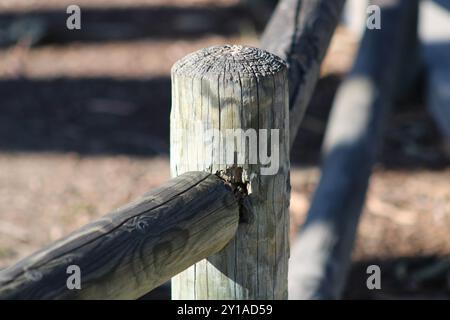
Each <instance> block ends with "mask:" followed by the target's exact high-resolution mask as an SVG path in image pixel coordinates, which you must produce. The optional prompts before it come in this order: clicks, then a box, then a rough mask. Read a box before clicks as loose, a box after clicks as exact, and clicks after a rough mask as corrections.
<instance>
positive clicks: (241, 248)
mask: <svg viewBox="0 0 450 320" xmlns="http://www.w3.org/2000/svg"><path fill="white" fill-rule="evenodd" d="M199 124H200V125H199ZM197 128H199V129H197ZM211 128H214V129H220V130H221V132H224V131H225V130H226V129H243V130H244V131H245V130H247V129H257V130H258V129H278V130H279V152H278V155H279V168H278V170H277V171H276V172H275V174H273V175H262V174H261V168H262V167H264V166H263V165H261V162H260V161H259V160H260V159H259V158H258V162H257V163H255V164H252V163H251V160H250V159H251V157H252V156H254V155H255V154H252V153H251V152H252V151H256V152H258V150H260V147H259V146H258V147H257V148H256V149H255V147H256V146H255V145H250V144H249V145H247V147H246V148H245V154H244V156H245V163H239V162H237V161H234V162H232V163H228V162H227V163H228V164H225V163H224V162H226V161H223V162H221V161H219V160H218V159H216V158H215V157H211V159H207V157H206V156H205V154H209V153H210V152H212V153H213V154H214V155H218V154H220V153H223V155H224V156H225V157H226V156H227V155H230V153H229V152H228V151H227V148H226V143H220V145H215V146H214V145H213V146H212V148H209V147H208V144H207V143H206V141H207V137H206V134H205V133H206V130H207V129H211ZM288 130H289V121H288V87H287V74H286V66H285V63H284V62H283V61H281V60H280V59H279V58H278V57H276V56H274V55H272V54H269V53H268V52H265V51H263V50H260V49H256V48H250V47H242V46H217V47H211V48H206V49H203V50H200V51H198V52H195V53H193V54H191V55H188V56H187V57H185V58H183V59H182V60H180V61H179V62H177V63H176V64H175V65H174V67H173V68H172V112H171V152H170V155H171V159H170V162H171V170H172V175H173V176H177V175H179V174H182V173H183V172H187V171H192V170H205V171H208V172H211V173H214V172H216V171H220V172H221V173H222V174H223V175H226V176H227V177H228V179H229V180H230V181H232V182H233V183H234V185H236V186H238V187H241V188H243V189H245V190H246V192H248V196H247V197H245V198H244V199H243V202H242V203H241V223H240V224H239V228H238V231H237V235H236V237H235V238H234V239H233V240H232V241H231V242H230V243H229V244H228V245H227V246H226V247H225V248H224V249H223V250H222V251H221V252H219V253H217V254H214V255H212V256H210V257H208V258H207V259H206V260H204V261H201V262H199V263H197V264H195V265H194V266H192V267H190V268H189V269H187V270H186V271H184V272H182V273H181V274H179V275H177V276H176V277H174V278H173V280H172V297H173V298H174V299H284V298H287V268H288V254H289V244H288V230H289V227H288V225H289V217H288V205H289V196H290V187H289V131H288ZM256 132H258V131H256ZM269 132H270V130H269ZM260 141H264V139H262V138H261V136H259V137H258V143H259V142H260ZM265 142H267V141H264V143H265ZM250 149H255V150H250ZM230 152H231V156H232V157H233V156H234V154H235V152H236V146H234V148H233V150H231V151H230ZM272 152H273V153H276V150H272ZM249 157H250V158H249ZM205 159H206V160H205ZM236 159H238V157H237V158H236ZM209 160H210V161H209Z"/></svg>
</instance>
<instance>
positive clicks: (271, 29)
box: [261, 0, 345, 146]
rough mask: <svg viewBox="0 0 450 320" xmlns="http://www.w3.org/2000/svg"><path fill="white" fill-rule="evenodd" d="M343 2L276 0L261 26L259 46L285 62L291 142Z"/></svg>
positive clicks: (317, 75) (306, 104)
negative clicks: (265, 25)
mask: <svg viewBox="0 0 450 320" xmlns="http://www.w3.org/2000/svg"><path fill="white" fill-rule="evenodd" d="M344 3H345V0H332V1H330V0H280V2H279V4H278V5H277V8H276V9H275V12H274V14H273V15H272V17H271V19H270V22H269V24H268V25H267V27H266V29H265V30H264V34H263V36H262V39H261V48H263V49H265V50H267V51H269V52H272V53H273V54H276V55H277V56H279V57H280V58H282V59H284V60H285V61H286V62H287V64H288V77H289V106H290V107H289V108H290V115H289V118H290V139H291V146H292V143H293V142H294V138H295V136H296V134H297V131H298V129H299V127H300V124H301V121H302V119H303V115H304V113H305V110H306V108H307V106H308V104H309V101H310V100H311V96H312V94H313V92H314V87H315V86H316V83H317V80H318V78H319V76H320V65H321V63H322V60H323V58H324V56H325V53H326V51H327V49H328V45H329V43H330V40H331V37H332V35H333V33H334V30H335V28H336V26H337V24H338V22H339V18H340V16H341V12H342V9H343V7H344Z"/></svg>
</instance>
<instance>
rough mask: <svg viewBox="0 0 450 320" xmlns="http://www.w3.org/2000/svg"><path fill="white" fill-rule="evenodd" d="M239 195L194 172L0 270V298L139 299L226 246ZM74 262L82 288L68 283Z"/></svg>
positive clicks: (233, 226) (211, 177) (219, 181)
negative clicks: (78, 271) (74, 288)
mask: <svg viewBox="0 0 450 320" xmlns="http://www.w3.org/2000/svg"><path fill="white" fill-rule="evenodd" d="M238 221H239V206H238V200H237V198H236V197H235V195H234V193H233V191H232V189H231V188H230V187H229V186H228V185H227V184H226V183H225V182H224V181H223V180H222V179H219V178H218V177H217V176H215V175H212V174H209V173H205V172H189V173H186V174H184V175H181V176H180V177H178V178H175V179H172V180H171V181H169V182H168V183H167V184H165V185H164V186H162V187H160V188H158V189H155V190H153V191H151V192H149V193H148V194H146V195H144V196H143V197H142V198H140V199H138V200H136V201H134V202H132V203H130V204H128V205H127V206H125V207H123V208H121V209H119V210H117V211H115V212H113V213H111V214H109V215H106V216H105V217H103V218H102V219H100V220H98V221H97V222H94V223H91V224H89V225H87V226H85V227H83V228H82V229H80V230H78V231H76V232H74V233H72V234H71V235H69V236H68V237H66V238H64V239H62V240H60V241H58V242H56V243H54V244H51V245H50V246H48V247H46V248H44V249H42V250H40V251H38V252H36V253H35V254H33V255H31V256H30V257H28V258H25V259H24V260H22V261H20V262H19V263H17V264H16V265H14V266H12V267H10V268H8V269H5V270H3V271H1V272H0V299H119V298H120V299H135V298H139V297H141V296H142V295H144V294H145V293H147V292H148V291H150V290H151V289H153V288H155V287H157V286H158V285H160V284H162V283H164V282H165V281H167V280H169V279H170V278H171V277H172V276H173V275H175V274H177V273H178V272H180V271H182V270H184V269H186V268H187V267H189V266H190V265H192V264H193V263H195V262H197V261H200V260H201V259H203V258H205V257H207V256H210V255H211V254H214V253H215V252H217V251H219V250H220V249H222V248H223V247H224V246H225V245H226V244H227V243H228V242H229V241H230V239H231V238H233V236H234V234H235V232H236V230H237V226H238ZM69 265H77V266H79V267H80V269H81V290H69V289H68V288H67V286H66V281H67V278H68V277H69V274H67V273H66V270H67V267H68V266H69Z"/></svg>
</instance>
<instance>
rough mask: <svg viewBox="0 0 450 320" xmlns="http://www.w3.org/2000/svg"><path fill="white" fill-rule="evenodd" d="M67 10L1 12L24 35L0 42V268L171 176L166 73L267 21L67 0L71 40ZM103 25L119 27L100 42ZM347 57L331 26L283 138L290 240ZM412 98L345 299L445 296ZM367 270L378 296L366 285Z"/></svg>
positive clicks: (442, 155)
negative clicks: (375, 279) (316, 77)
mask: <svg viewBox="0 0 450 320" xmlns="http://www.w3.org/2000/svg"><path fill="white" fill-rule="evenodd" d="M66 2H67V1H59V0H58V1H54V0H40V1H29V0H27V1H25V0H24V1H21V0H14V1H2V3H1V5H0V27H3V30H12V29H13V28H12V27H11V25H12V24H14V23H16V22H17V21H21V24H19V26H24V27H23V28H22V29H20V28H19V30H21V31H20V32H19V33H14V35H13V36H11V37H9V40H8V41H5V42H3V43H1V41H0V108H1V110H2V112H1V113H0V268H3V267H6V266H8V265H9V264H11V263H14V262H15V261H17V260H18V259H20V258H23V257H24V256H26V255H28V254H30V253H31V252H33V251H35V250H36V249H38V248H40V247H41V246H43V245H45V244H48V243H49V242H51V241H54V240H56V239H58V238H60V237H62V236H64V235H66V234H68V233H69V232H71V231H73V230H75V229H76V228H78V227H80V226H82V225H84V224H86V223H88V222H90V221H92V220H94V219H95V218H98V217H100V216H101V215H103V214H105V213H107V212H108V211H111V210H113V209H115V208H117V207H119V206H121V205H123V204H125V203H126V202H128V201H130V200H131V199H133V198H135V197H137V196H139V195H141V194H143V193H144V192H146V191H148V190H149V189H152V188H154V187H156V186H158V185H160V184H161V183H163V182H164V181H166V180H167V179H169V165H168V152H169V148H168V143H169V141H168V140H169V139H168V137H169V112H170V67H171V66H172V64H173V63H174V62H175V61H176V60H177V59H179V58H181V57H182V56H184V55H185V54H187V53H190V52H192V51H194V50H197V49H200V48H202V47H206V46H209V45H213V44H223V43H240V44H247V45H257V43H258V40H257V39H258V35H259V33H260V32H261V30H262V26H263V25H264V18H262V17H261V16H262V15H263V13H261V12H258V11H255V10H254V9H252V8H248V7H245V6H243V5H242V4H240V2H239V1H232V0H222V1H212V0H189V1H181V0H170V1H162V0H139V1H128V0H127V1H123V0H115V1H104V0H94V1H92V0H90V1H78V3H79V4H80V6H81V7H82V10H83V14H84V15H85V16H86V23H87V26H86V30H88V31H86V32H84V33H79V34H68V33H67V31H60V29H61V28H62V29H64V28H63V27H61V25H60V22H61V18H60V15H62V17H63V19H65V17H66V15H65V10H64V9H65V6H66V5H67V3H68V2H67V3H66ZM130 4H132V5H130ZM107 9H108V10H107ZM145 15H147V16H148V17H150V19H144V17H145ZM153 18H154V19H153ZM111 19H112V20H111ZM111 21H114V22H115V21H119V22H120V23H118V24H117V25H116V27H115V28H113V30H110V32H109V33H107V34H106V35H105V34H103V33H101V32H100V31H99V30H103V29H102V28H101V26H104V25H105V24H107V25H108V26H109V25H112V24H111V23H112V22H111ZM30 26H31V27H30ZM90 27H91V28H90ZM35 30H38V31H39V32H34V31H35ZM89 30H90V31H89ZM92 30H93V31H92ZM180 30H181V31H180ZM17 34H18V35H17ZM356 49H357V43H356V41H355V39H354V37H353V36H352V35H351V34H350V33H349V32H348V31H346V30H345V29H344V28H342V27H341V28H339V29H338V31H337V33H336V35H335V37H334V39H333V42H332V45H331V47H330V49H329V52H328V55H327V58H326V60H325V62H324V64H323V68H322V69H323V70H322V78H321V80H320V82H319V84H318V86H317V89H316V92H315V94H314V97H313V100H312V103H311V106H310V108H309V111H308V113H307V115H306V118H305V121H304V124H303V125H302V128H301V129H300V132H299V135H298V137H297V138H296V141H295V143H294V148H293V150H292V163H293V169H292V173H291V174H292V176H291V182H292V200H291V209H290V210H291V217H292V218H291V234H295V232H296V230H297V228H298V226H300V225H301V223H302V221H303V219H304V217H305V214H306V212H307V210H308V206H309V203H310V199H311V197H312V194H313V192H314V189H315V186H316V185H317V183H318V179H319V177H320V170H319V167H320V166H319V165H320V161H319V160H320V157H319V152H320V143H321V139H322V136H323V132H324V130H325V127H326V120H327V116H328V112H329V110H330V105H331V102H332V99H333V95H334V93H335V90H336V87H337V86H338V84H339V82H340V81H341V79H342V76H343V75H345V72H346V71H347V70H348V68H349V67H350V65H351V63H352V58H353V56H354V53H355V51H356ZM421 97H422V94H421V90H418V94H417V96H415V97H411V99H409V100H408V101H403V102H402V103H401V104H399V105H398V106H397V107H396V109H395V110H394V114H393V115H392V117H391V119H390V121H389V123H388V125H387V130H386V138H385V143H384V147H383V150H381V153H380V157H379V160H380V161H379V164H378V165H377V167H376V168H375V171H374V174H373V177H372V180H371V185H370V190H369V194H368V199H367V205H366V209H365V212H364V214H363V217H362V221H361V224H360V226H359V230H358V236H357V242H356V247H355V250H354V257H353V259H354V262H353V266H352V271H351V273H350V277H349V281H348V286H347V289H346V293H345V298H348V299H361V298H367V299H393V298H400V299H403V298H427V299H432V298H439V299H440V298H449V297H450V277H449V275H450V273H449V271H450V259H449V255H450V232H449V231H450V188H449V181H450V161H449V156H448V150H447V149H446V148H445V146H444V142H443V139H442V138H441V136H440V135H439V133H438V132H437V130H436V127H435V124H434V123H433V121H432V120H431V119H430V118H429V116H428V114H427V112H426V108H425V104H424V102H423V99H422V98H421ZM374 263H375V264H379V265H380V266H381V270H382V290H379V291H369V290H368V289H367V288H366V286H365V284H366V278H367V274H366V267H367V266H368V265H370V264H374Z"/></svg>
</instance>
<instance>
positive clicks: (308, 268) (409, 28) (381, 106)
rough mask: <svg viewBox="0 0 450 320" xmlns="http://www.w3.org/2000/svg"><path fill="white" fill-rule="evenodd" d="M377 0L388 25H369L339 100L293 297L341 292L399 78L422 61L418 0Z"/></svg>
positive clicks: (303, 234)
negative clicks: (418, 55)
mask: <svg viewBox="0 0 450 320" xmlns="http://www.w3.org/2000/svg"><path fill="white" fill-rule="evenodd" d="M372 3H373V4H377V5H379V6H380V8H381V26H382V27H381V30H366V31H365V34H364V36H363V40H362V43H361V45H360V49H359V52H358V55H357V59H356V61H355V64H354V66H353V68H352V70H351V72H350V74H349V75H348V76H347V78H346V79H345V81H344V82H343V83H342V84H341V86H340V87H339V90H338V92H337V94H336V98H335V101H334V102H333V108H332V112H331V115H330V120H329V123H328V127H327V131H326V135H325V140H324V146H323V153H324V163H323V166H322V177H321V179H320V182H319V185H318V187H317V190H316V193H315V195H314V197H313V200H312V204H311V208H310V210H309V212H308V215H307V219H306V222H305V224H304V225H303V227H302V229H301V231H300V233H299V234H298V236H297V237H296V239H295V240H294V241H293V243H292V252H291V261H290V262H291V264H290V274H289V296H290V298H293V299H337V298H339V297H340V296H341V294H342V291H343V288H344V284H345V279H346V274H347V271H348V267H349V265H350V259H351V252H352V248H353V244H354V239H355V235H356V230H357V226H358V222H359V217H360V214H361V212H362V209H363V205H364V201H365V196H366V191H367V188H368V184H369V178H370V175H371V171H372V166H373V164H374V163H375V161H376V158H377V153H378V151H379V146H380V142H381V138H382V133H383V127H384V125H385V123H386V121H387V115H388V114H389V110H390V107H391V105H392V104H393V102H394V98H395V97H396V95H397V94H398V92H397V88H399V87H401V86H399V82H400V83H401V82H405V81H408V82H409V83H411V81H409V80H410V79H409V77H410V76H411V74H406V73H405V72H404V70H407V69H416V65H414V64H412V63H411V62H413V61H414V58H415V57H416V52H415V49H417V48H415V43H416V39H415V36H416V26H417V24H416V22H417V6H418V1H417V0H391V1H384V0H377V1H372ZM405 63H406V65H404V64H405ZM408 63H410V64H408ZM409 71H410V70H409Z"/></svg>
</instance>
